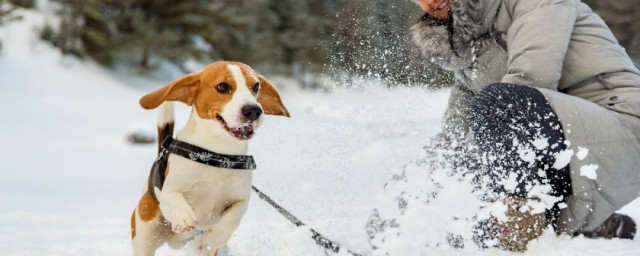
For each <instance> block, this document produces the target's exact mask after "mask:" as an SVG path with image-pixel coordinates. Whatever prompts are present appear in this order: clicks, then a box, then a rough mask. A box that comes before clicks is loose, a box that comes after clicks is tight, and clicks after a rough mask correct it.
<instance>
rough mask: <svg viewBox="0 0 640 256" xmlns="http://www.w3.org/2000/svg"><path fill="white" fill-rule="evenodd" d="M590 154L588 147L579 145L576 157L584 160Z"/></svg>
mask: <svg viewBox="0 0 640 256" xmlns="http://www.w3.org/2000/svg"><path fill="white" fill-rule="evenodd" d="M588 154H589V149H588V148H583V147H578V153H576V157H578V160H584V159H585V158H586V157H587V155H588Z"/></svg>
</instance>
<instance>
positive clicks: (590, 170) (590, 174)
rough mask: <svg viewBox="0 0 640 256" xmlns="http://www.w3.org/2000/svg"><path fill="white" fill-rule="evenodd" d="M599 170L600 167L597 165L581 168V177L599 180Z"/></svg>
mask: <svg viewBox="0 0 640 256" xmlns="http://www.w3.org/2000/svg"><path fill="white" fill-rule="evenodd" d="M597 169H598V165H595V164H589V165H584V166H582V167H580V176H585V177H587V178H588V179H592V180H595V179H597V178H598V174H597V173H596V170H597Z"/></svg>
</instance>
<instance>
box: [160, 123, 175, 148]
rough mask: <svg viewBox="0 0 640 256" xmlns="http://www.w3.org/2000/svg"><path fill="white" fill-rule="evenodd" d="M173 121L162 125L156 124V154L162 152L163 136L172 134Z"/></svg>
mask: <svg viewBox="0 0 640 256" xmlns="http://www.w3.org/2000/svg"><path fill="white" fill-rule="evenodd" d="M173 126H174V122H170V123H167V124H165V125H164V126H158V155H160V152H162V142H164V138H166V137H169V136H173Z"/></svg>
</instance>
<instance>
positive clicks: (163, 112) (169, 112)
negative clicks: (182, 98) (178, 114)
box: [158, 101, 174, 127]
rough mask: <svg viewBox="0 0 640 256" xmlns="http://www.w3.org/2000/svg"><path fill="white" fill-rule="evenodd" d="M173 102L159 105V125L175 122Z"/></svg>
mask: <svg viewBox="0 0 640 256" xmlns="http://www.w3.org/2000/svg"><path fill="white" fill-rule="evenodd" d="M173 119H174V117H173V102H169V101H167V102H163V103H162V104H160V106H159V107H158V127H163V126H165V125H166V124H168V123H173Z"/></svg>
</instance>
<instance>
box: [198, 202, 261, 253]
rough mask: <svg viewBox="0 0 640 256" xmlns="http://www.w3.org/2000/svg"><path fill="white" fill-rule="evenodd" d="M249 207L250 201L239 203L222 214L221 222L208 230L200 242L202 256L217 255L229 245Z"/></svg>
mask: <svg viewBox="0 0 640 256" xmlns="http://www.w3.org/2000/svg"><path fill="white" fill-rule="evenodd" d="M248 206H249V201H247V200H245V201H239V202H236V203H234V204H233V205H231V206H230V207H229V208H228V209H227V210H225V211H224V212H223V213H222V216H220V220H219V221H218V222H216V223H215V224H214V225H213V226H212V227H211V228H210V229H209V230H208V232H207V233H206V234H205V235H204V236H203V237H202V240H201V241H200V251H201V253H202V255H206V256H212V255H216V254H217V253H218V251H219V250H220V249H222V248H223V247H224V246H225V245H226V244H227V242H228V241H229V238H231V235H232V234H233V231H235V230H236V228H238V226H239V225H240V220H241V219H242V216H243V215H244V213H245V212H246V211H247V207H248Z"/></svg>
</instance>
